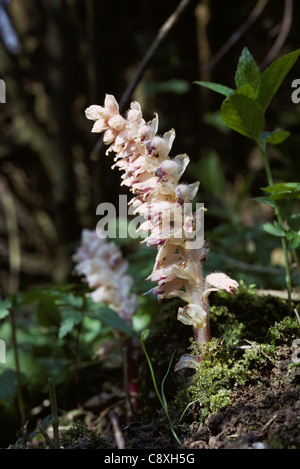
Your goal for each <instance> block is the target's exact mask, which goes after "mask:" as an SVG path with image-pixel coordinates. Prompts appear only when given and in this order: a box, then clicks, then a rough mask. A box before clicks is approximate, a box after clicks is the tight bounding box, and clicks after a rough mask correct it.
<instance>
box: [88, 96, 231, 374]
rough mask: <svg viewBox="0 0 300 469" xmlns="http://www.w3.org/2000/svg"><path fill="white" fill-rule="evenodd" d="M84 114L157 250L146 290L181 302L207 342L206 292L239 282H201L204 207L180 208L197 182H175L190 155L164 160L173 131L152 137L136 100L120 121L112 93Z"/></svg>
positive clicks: (154, 125) (153, 127)
mask: <svg viewBox="0 0 300 469" xmlns="http://www.w3.org/2000/svg"><path fill="white" fill-rule="evenodd" d="M86 115H87V117H88V119H92V120H94V121H95V124H94V127H93V130H92V131H94V132H97V131H99V132H100V131H105V134H104V143H106V144H108V145H109V148H108V150H107V152H106V153H107V154H110V152H114V153H115V158H114V161H115V164H114V166H113V167H117V168H119V169H120V170H122V171H124V173H123V175H122V185H125V186H127V187H128V188H129V189H130V191H131V192H132V194H133V195H134V197H133V199H132V200H131V203H132V205H133V208H134V213H135V214H139V215H140V216H142V217H143V218H144V219H145V222H144V223H142V224H141V226H140V228H139V229H140V230H141V231H143V232H146V233H147V236H146V237H145V238H144V241H143V242H144V243H146V244H147V245H149V246H156V247H157V250H158V251H157V256H156V260H155V265H154V268H153V271H152V273H151V275H150V276H149V277H148V278H149V279H151V280H152V281H153V282H157V286H156V287H154V288H152V289H151V290H150V292H151V293H154V294H155V295H157V298H158V300H159V301H162V300H164V299H167V298H174V297H179V298H181V299H182V300H183V301H185V302H186V303H187V305H186V306H185V307H184V308H180V309H179V312H178V319H179V320H180V321H182V322H183V323H184V324H188V325H192V326H193V327H194V332H195V340H196V341H197V342H198V343H199V345H200V343H201V342H203V341H209V340H210V333H209V309H208V302H207V297H208V295H209V293H210V292H211V291H212V290H213V289H215V288H217V289H219V288H224V289H225V290H227V291H230V292H234V291H236V288H237V286H238V284H237V282H235V281H234V280H231V279H229V277H227V276H225V275H224V274H211V275H209V276H208V278H207V282H205V280H204V278H203V275H202V263H204V262H205V261H206V258H207V255H208V251H209V243H208V242H207V240H206V239H203V236H200V234H201V233H202V228H203V225H202V218H201V217H202V215H203V212H204V211H205V208H204V207H201V208H200V209H198V210H197V211H196V212H195V213H192V211H191V210H187V211H186V210H184V208H186V207H190V205H189V204H190V203H191V201H192V200H193V199H194V198H195V196H196V194H197V192H198V189H199V182H195V183H193V184H185V183H182V182H180V179H181V177H182V175H183V173H184V171H185V169H186V167H187V165H188V163H189V157H188V155H186V154H180V155H177V156H175V157H174V158H171V157H170V156H169V152H170V150H171V148H172V145H173V142H174V138H175V130H174V129H171V130H170V131H169V132H166V133H164V134H163V136H159V135H157V130H158V116H157V114H155V115H154V118H153V119H152V121H150V122H146V121H145V120H144V119H143V116H142V111H141V106H140V104H139V103H137V102H136V101H134V102H133V103H131V106H130V109H129V111H128V112H127V114H126V116H125V118H123V117H121V116H120V115H119V106H118V104H117V102H116V100H115V98H114V97H113V96H112V95H106V98H105V103H104V107H101V106H90V107H89V108H88V109H87V111H86ZM97 122H98V124H97ZM100 129H102V130H100ZM195 228H196V229H195ZM198 235H199V236H198ZM194 239H196V240H197V242H196V243H194V241H193V240H194ZM148 293H149V292H148ZM199 331H201V333H199ZM183 363H184V364H185V365H184V366H188V365H187V364H188V363H190V364H191V363H192V366H193V363H194V362H193V361H191V360H190V359H189V360H187V359H184V360H183V361H182V364H183ZM180 366H181V367H183V365H180Z"/></svg>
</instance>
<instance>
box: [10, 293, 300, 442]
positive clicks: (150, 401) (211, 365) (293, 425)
mask: <svg viewBox="0 0 300 469" xmlns="http://www.w3.org/2000/svg"><path fill="white" fill-rule="evenodd" d="M177 309H178V302H176V301H169V302H166V304H165V305H163V308H161V309H160V312H159V314H160V317H159V321H158V322H155V321H154V322H153V325H152V328H151V332H150V335H149V337H148V339H147V340H146V347H147V352H148V354H149V357H150V359H151V363H152V365H153V369H154V372H155V377H156V381H157V383H158V385H159V386H160V384H161V383H162V381H163V379H164V377H165V374H166V371H167V369H168V366H169V364H170V359H171V356H172V354H173V352H174V353H175V359H174V362H176V360H177V359H179V357H180V356H181V354H182V353H186V352H187V351H188V350H187V349H190V352H191V353H193V348H194V345H193V340H192V339H191V337H190V334H191V331H190V330H189V328H188V327H187V326H184V325H181V323H178V321H177V319H176V312H177ZM211 327H212V337H213V339H212V341H211V343H210V344H207V345H206V346H205V347H204V349H203V355H202V361H201V363H200V364H199V368H198V370H197V371H196V373H195V372H193V371H190V370H182V371H181V372H179V373H175V372H174V371H173V368H174V367H173V364H172V367H171V371H170V373H169V374H168V376H167V378H166V380H165V385H164V388H163V393H164V396H165V398H166V401H167V403H168V410H169V414H170V416H171V419H172V421H173V424H174V428H175V430H176V434H177V436H178V438H179V439H180V441H181V445H180V446H179V445H178V443H177V441H176V440H175V438H174V437H173V435H172V433H171V431H170V428H169V425H168V421H167V419H166V417H165V413H164V411H163V409H162V408H161V405H160V403H159V400H158V399H157V396H156V394H155V392H154V387H153V382H152V379H151V375H150V371H149V366H148V363H147V360H146V358H145V355H144V354H143V352H142V350H141V354H140V373H139V376H140V391H141V393H140V402H139V403H140V410H139V412H138V413H136V414H134V415H132V416H128V412H127V410H126V406H125V401H124V399H114V400H113V401H112V403H110V405H109V406H108V405H107V407H106V408H105V405H103V404H102V406H100V407H99V408H95V409H94V411H92V412H91V411H90V410H87V409H82V411H81V413H79V414H77V420H76V421H75V423H72V424H71V425H68V427H66V428H69V429H68V430H65V431H63V432H62V435H63V436H62V438H61V444H62V446H63V447H68V448H72V447H73V448H95V447H97V448H100V449H101V448H116V447H117V442H116V433H115V432H116V430H115V429H114V428H113V425H112V420H111V411H113V412H114V413H115V415H116V416H117V418H118V422H119V426H120V427H119V430H120V432H121V434H122V438H123V443H124V445H125V447H126V448H128V449H129V448H139V449H142V448H157V449H158V448H164V449H166V448H170V449H172V448H178V447H181V448H186V449H202V448H209V449H219V448H278V449H294V448H295V449H300V399H299V398H300V365H299V364H298V363H297V362H298V361H299V360H298V358H297V357H298V356H297V353H298V352H297V350H298V349H300V345H298V349H297V347H296V348H294V349H293V344H295V343H296V344H298V342H297V339H300V326H299V323H298V321H297V318H296V316H295V314H294V313H293V310H291V309H289V308H288V305H287V303H286V302H285V301H284V300H281V299H279V298H276V297H274V296H265V297H260V296H258V295H257V294H256V292H255V290H254V289H249V288H246V287H245V286H243V285H242V286H241V288H240V290H239V292H238V293H237V294H236V295H228V294H226V293H216V294H214V295H213V296H212V297H211ZM295 341H296V342H295ZM299 342H300V341H299ZM295 357H296V359H295ZM64 418H65V417H64ZM87 420H88V426H87V424H86V423H85V422H86V421H87ZM62 421H63V418H62ZM78 422H79V423H78ZM17 444H18V445H21V446H22V445H27V447H28V438H27V439H26V438H24V437H22V438H21V439H20V440H19V441H18V443H17ZM40 444H41V443H40ZM43 444H44V445H47V442H45V441H44V443H43Z"/></svg>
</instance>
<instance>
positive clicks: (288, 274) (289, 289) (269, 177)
mask: <svg viewBox="0 0 300 469" xmlns="http://www.w3.org/2000/svg"><path fill="white" fill-rule="evenodd" d="M259 148H260V151H261V153H262V157H263V160H264V165H265V170H266V174H267V180H268V184H269V186H273V184H274V182H273V176H272V172H271V168H270V165H269V161H268V157H267V152H266V145H259ZM274 210H275V214H276V217H277V220H278V223H279V224H280V225H281V226H283V222H282V216H281V213H280V208H279V206H278V204H276V203H275V209H274ZM281 245H282V250H283V255H284V263H285V283H286V287H287V292H288V305H289V307H291V293H292V281H291V272H290V265H289V256H288V245H287V239H286V237H285V236H282V237H281Z"/></svg>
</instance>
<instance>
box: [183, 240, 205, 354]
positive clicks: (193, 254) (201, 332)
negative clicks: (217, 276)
mask: <svg viewBox="0 0 300 469" xmlns="http://www.w3.org/2000/svg"><path fill="white" fill-rule="evenodd" d="M199 257H200V254H199V253H198V250H195V249H190V250H187V252H186V256H185V259H186V261H187V262H194V263H197V271H198V279H199V280H198V282H197V283H192V282H190V283H188V284H187V285H186V291H187V293H188V294H189V295H190V297H191V298H192V299H193V300H192V303H194V304H198V305H200V306H201V308H203V309H204V310H205V311H206V325H205V328H203V327H202V328H196V327H194V339H195V342H196V343H197V344H198V345H199V346H201V344H202V343H203V342H210V339H211V336H210V319H209V307H208V303H207V302H204V300H203V298H202V294H203V292H204V282H203V273H202V265H201V261H199V260H198V259H199Z"/></svg>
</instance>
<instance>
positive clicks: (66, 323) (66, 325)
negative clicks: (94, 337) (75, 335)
mask: <svg viewBox="0 0 300 469" xmlns="http://www.w3.org/2000/svg"><path fill="white" fill-rule="evenodd" d="M81 321H82V314H81V313H80V312H79V311H76V310H74V311H69V312H68V316H67V317H66V318H64V319H63V320H62V321H61V324H60V328H59V333H58V338H59V339H63V338H64V337H65V336H66V335H67V334H69V333H70V332H72V330H73V329H74V327H75V326H76V325H77V324H80V322H81Z"/></svg>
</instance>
